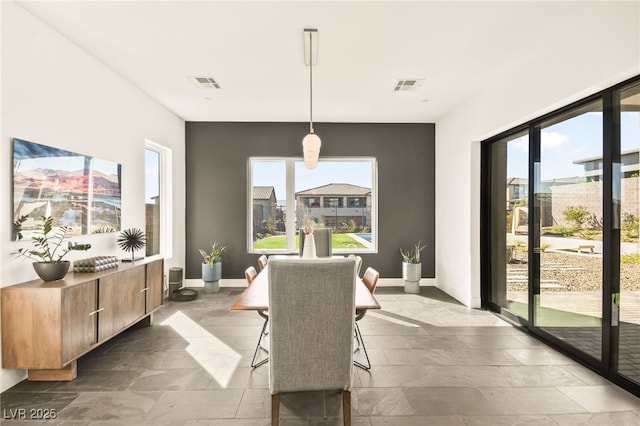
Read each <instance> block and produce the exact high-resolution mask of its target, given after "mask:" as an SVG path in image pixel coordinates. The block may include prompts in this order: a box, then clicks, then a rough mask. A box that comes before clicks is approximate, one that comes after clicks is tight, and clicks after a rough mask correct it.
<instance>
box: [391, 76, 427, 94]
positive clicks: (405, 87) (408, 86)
mask: <svg viewBox="0 0 640 426" xmlns="http://www.w3.org/2000/svg"><path fill="white" fill-rule="evenodd" d="M423 81H424V79H423V78H417V79H416V78H414V79H411V80H398V82H397V83H396V88H395V89H393V90H394V91H396V92H406V91H409V90H415V89H417V88H418V87H420V85H421V84H422V82H423Z"/></svg>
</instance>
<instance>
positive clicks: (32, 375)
mask: <svg viewBox="0 0 640 426" xmlns="http://www.w3.org/2000/svg"><path fill="white" fill-rule="evenodd" d="M77 376H78V363H77V361H72V362H71V364H69V365H67V366H66V367H64V368H59V369H46V370H34V369H30V370H27V378H28V379H29V380H30V381H41V382H58V381H62V382H70V381H71V380H73V379H75V378H76V377H77Z"/></svg>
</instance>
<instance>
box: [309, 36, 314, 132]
mask: <svg viewBox="0 0 640 426" xmlns="http://www.w3.org/2000/svg"><path fill="white" fill-rule="evenodd" d="M309 133H313V33H312V32H309Z"/></svg>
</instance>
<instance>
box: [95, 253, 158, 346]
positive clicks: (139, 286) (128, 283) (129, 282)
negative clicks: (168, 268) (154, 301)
mask: <svg viewBox="0 0 640 426" xmlns="http://www.w3.org/2000/svg"><path fill="white" fill-rule="evenodd" d="M98 288H99V296H98V304H99V307H100V309H101V311H100V313H99V314H98V315H99V316H98V340H99V341H102V340H104V339H107V338H109V337H111V336H113V335H114V334H116V333H118V332H119V331H121V330H122V329H123V328H125V327H128V326H129V325H131V324H133V323H134V322H136V321H138V320H139V319H140V318H142V317H143V316H144V314H145V293H146V292H145V265H140V266H136V267H134V268H132V269H128V270H125V271H121V272H119V273H117V274H112V275H107V276H106V277H103V278H100V280H99V283H98Z"/></svg>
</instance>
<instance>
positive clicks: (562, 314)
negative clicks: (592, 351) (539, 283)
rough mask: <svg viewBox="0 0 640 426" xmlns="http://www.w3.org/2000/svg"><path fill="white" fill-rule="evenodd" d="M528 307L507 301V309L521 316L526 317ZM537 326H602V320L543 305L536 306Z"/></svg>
mask: <svg viewBox="0 0 640 426" xmlns="http://www.w3.org/2000/svg"><path fill="white" fill-rule="evenodd" d="M528 309H529V307H528V305H527V304H525V303H521V302H514V301H510V302H509V310H510V311H511V312H513V313H514V314H517V315H518V316H520V317H522V318H527V317H528V314H529V311H528ZM537 326H538V327H602V320H601V319H600V318H597V317H593V316H589V315H583V314H578V313H575V312H568V311H560V310H557V309H553V308H546V307H544V306H540V307H538V324H537Z"/></svg>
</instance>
